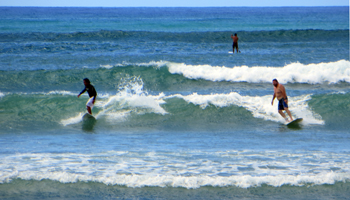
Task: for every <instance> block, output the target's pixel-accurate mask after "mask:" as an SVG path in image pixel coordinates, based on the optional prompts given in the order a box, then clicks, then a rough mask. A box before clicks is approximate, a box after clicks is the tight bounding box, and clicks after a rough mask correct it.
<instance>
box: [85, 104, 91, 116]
mask: <svg viewBox="0 0 350 200" xmlns="http://www.w3.org/2000/svg"><path fill="white" fill-rule="evenodd" d="M86 109H87V111H88V113H89V114H90V115H92V113H91V108H90V106H86Z"/></svg>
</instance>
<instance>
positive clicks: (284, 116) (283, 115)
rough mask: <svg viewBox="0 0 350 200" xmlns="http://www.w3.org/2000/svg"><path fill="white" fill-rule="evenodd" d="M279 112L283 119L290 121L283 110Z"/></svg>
mask: <svg viewBox="0 0 350 200" xmlns="http://www.w3.org/2000/svg"><path fill="white" fill-rule="evenodd" d="M278 113H279V114H280V115H281V116H282V117H283V119H285V120H286V121H288V119H287V118H286V115H285V114H284V112H283V110H278Z"/></svg>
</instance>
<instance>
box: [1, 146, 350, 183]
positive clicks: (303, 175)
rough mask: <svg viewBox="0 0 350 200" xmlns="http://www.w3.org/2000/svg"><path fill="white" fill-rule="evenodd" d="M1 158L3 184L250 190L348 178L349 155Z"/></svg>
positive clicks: (250, 153) (124, 154)
mask: <svg viewBox="0 0 350 200" xmlns="http://www.w3.org/2000/svg"><path fill="white" fill-rule="evenodd" d="M192 155H196V156H192ZM189 157H191V159H190V160H188V158H189ZM1 158H2V159H1V162H0V183H5V182H9V181H11V180H14V179H18V178H20V179H25V180H43V179H49V180H54V181H59V182H62V183H74V182H77V181H86V182H87V181H94V182H100V183H104V184H106V185H124V186H127V187H145V186H157V187H184V188H199V187H202V186H213V187H225V186H237V187H240V188H249V187H257V186H261V185H262V184H267V185H270V186H274V187H280V186H282V185H293V186H303V185H308V184H312V185H322V184H334V183H335V182H340V181H341V182H346V181H350V173H349V172H350V167H349V166H350V161H349V159H348V158H349V155H348V154H342V153H330V152H320V151H318V152H283V151H250V150H246V151H225V152H205V151H194V152H191V151H188V152H176V153H175V152H167V153H166V154H164V153H159V152H127V151H121V152H118V151H108V152H102V153H92V154H79V153H62V154H57V153H55V154H49V153H42V154H40V153H37V154H34V153H27V154H16V155H7V156H5V155H3V156H2V157H1ZM203 158H205V159H203ZM315 158H317V159H315ZM95 160H97V162H95ZM338 160H342V162H338ZM244 169H248V170H244ZM332 169H337V170H336V171H333V170H332Z"/></svg>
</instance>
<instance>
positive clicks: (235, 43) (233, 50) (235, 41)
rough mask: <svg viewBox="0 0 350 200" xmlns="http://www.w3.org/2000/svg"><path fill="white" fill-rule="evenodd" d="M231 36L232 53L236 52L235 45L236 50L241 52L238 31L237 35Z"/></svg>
mask: <svg viewBox="0 0 350 200" xmlns="http://www.w3.org/2000/svg"><path fill="white" fill-rule="evenodd" d="M231 38H232V40H233V44H232V53H235V47H236V51H237V53H238V52H240V51H239V50H238V37H237V33H235V36H233V35H231Z"/></svg>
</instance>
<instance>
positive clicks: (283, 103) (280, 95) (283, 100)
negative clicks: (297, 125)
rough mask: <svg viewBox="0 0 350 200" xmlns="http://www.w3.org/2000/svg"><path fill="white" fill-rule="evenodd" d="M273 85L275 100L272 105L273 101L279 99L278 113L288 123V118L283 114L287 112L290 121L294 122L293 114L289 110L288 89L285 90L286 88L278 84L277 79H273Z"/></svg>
mask: <svg viewBox="0 0 350 200" xmlns="http://www.w3.org/2000/svg"><path fill="white" fill-rule="evenodd" d="M272 84H273V86H274V88H273V91H274V93H273V98H272V102H271V105H273V101H274V100H275V98H276V97H277V100H278V113H279V114H280V115H281V116H282V117H283V118H284V119H285V120H286V121H287V122H289V120H288V117H286V115H285V114H284V113H283V110H285V111H286V112H287V113H288V115H289V117H290V121H293V117H292V114H291V113H290V111H289V109H288V97H287V93H286V89H285V88H284V86H283V85H282V84H280V83H278V81H277V79H273V80H272Z"/></svg>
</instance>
